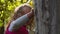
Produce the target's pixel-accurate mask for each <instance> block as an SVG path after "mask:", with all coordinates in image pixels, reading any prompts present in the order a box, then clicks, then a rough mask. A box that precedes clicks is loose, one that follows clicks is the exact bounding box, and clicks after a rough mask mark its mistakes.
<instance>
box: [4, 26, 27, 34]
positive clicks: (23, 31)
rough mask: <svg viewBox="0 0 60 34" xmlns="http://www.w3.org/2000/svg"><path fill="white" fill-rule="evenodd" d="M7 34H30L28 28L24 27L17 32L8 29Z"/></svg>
mask: <svg viewBox="0 0 60 34" xmlns="http://www.w3.org/2000/svg"><path fill="white" fill-rule="evenodd" d="M5 34H28V31H27V30H26V26H22V27H20V28H19V29H18V30H17V31H16V32H10V31H9V30H8V28H7V30H6V32H5Z"/></svg>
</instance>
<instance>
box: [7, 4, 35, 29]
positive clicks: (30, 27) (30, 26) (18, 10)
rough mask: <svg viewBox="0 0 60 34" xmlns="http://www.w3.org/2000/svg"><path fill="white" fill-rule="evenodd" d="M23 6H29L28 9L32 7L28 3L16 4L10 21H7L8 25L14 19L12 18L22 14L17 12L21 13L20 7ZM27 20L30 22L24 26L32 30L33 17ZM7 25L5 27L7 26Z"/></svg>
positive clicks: (14, 18)
mask: <svg viewBox="0 0 60 34" xmlns="http://www.w3.org/2000/svg"><path fill="white" fill-rule="evenodd" d="M23 6H27V7H29V8H30V9H33V8H32V7H31V6H30V5H29V4H26V3H25V4H22V5H20V6H18V7H16V8H15V10H14V15H13V16H12V17H11V20H10V21H8V24H7V25H8V26H9V25H10V23H11V22H12V21H14V20H16V19H17V18H18V17H20V16H22V15H20V16H19V15H17V14H19V13H21V11H22V10H23V9H22V8H23ZM29 22H31V23H30V24H29V25H27V26H26V27H27V29H29V30H32V29H33V28H34V17H32V18H31V20H30V21H29ZM8 26H7V27H8Z"/></svg>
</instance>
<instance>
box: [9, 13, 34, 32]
mask: <svg viewBox="0 0 60 34" xmlns="http://www.w3.org/2000/svg"><path fill="white" fill-rule="evenodd" d="M32 16H33V12H29V13H27V14H25V15H23V16H21V17H19V18H18V19H16V20H15V21H13V22H12V23H11V24H10V26H9V28H8V30H9V31H11V32H12V31H16V30H17V29H19V27H21V26H23V25H24V24H26V23H27V22H28V21H29V19H30V18H31V17H32Z"/></svg>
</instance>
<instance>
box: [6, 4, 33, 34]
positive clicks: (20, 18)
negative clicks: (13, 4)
mask: <svg viewBox="0 0 60 34" xmlns="http://www.w3.org/2000/svg"><path fill="white" fill-rule="evenodd" d="M14 12H15V13H14V15H13V16H12V18H11V20H10V21H9V22H8V23H9V24H8V27H7V29H6V31H5V34H29V33H28V30H27V29H26V26H27V24H30V23H29V21H30V19H31V18H32V17H33V16H34V11H33V9H32V7H30V6H29V5H27V4H24V5H22V6H19V7H17V8H16V9H15V11H14Z"/></svg>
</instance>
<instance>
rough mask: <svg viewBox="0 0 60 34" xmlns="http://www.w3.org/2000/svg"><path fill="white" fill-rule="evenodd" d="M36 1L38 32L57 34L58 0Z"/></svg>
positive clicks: (40, 33) (41, 33)
mask: <svg viewBox="0 0 60 34" xmlns="http://www.w3.org/2000/svg"><path fill="white" fill-rule="evenodd" d="M34 1H35V4H34V5H35V16H36V34H56V33H57V32H56V26H57V22H56V21H57V20H56V19H57V17H56V12H57V6H56V0H34ZM57 31H58V30H57Z"/></svg>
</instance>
